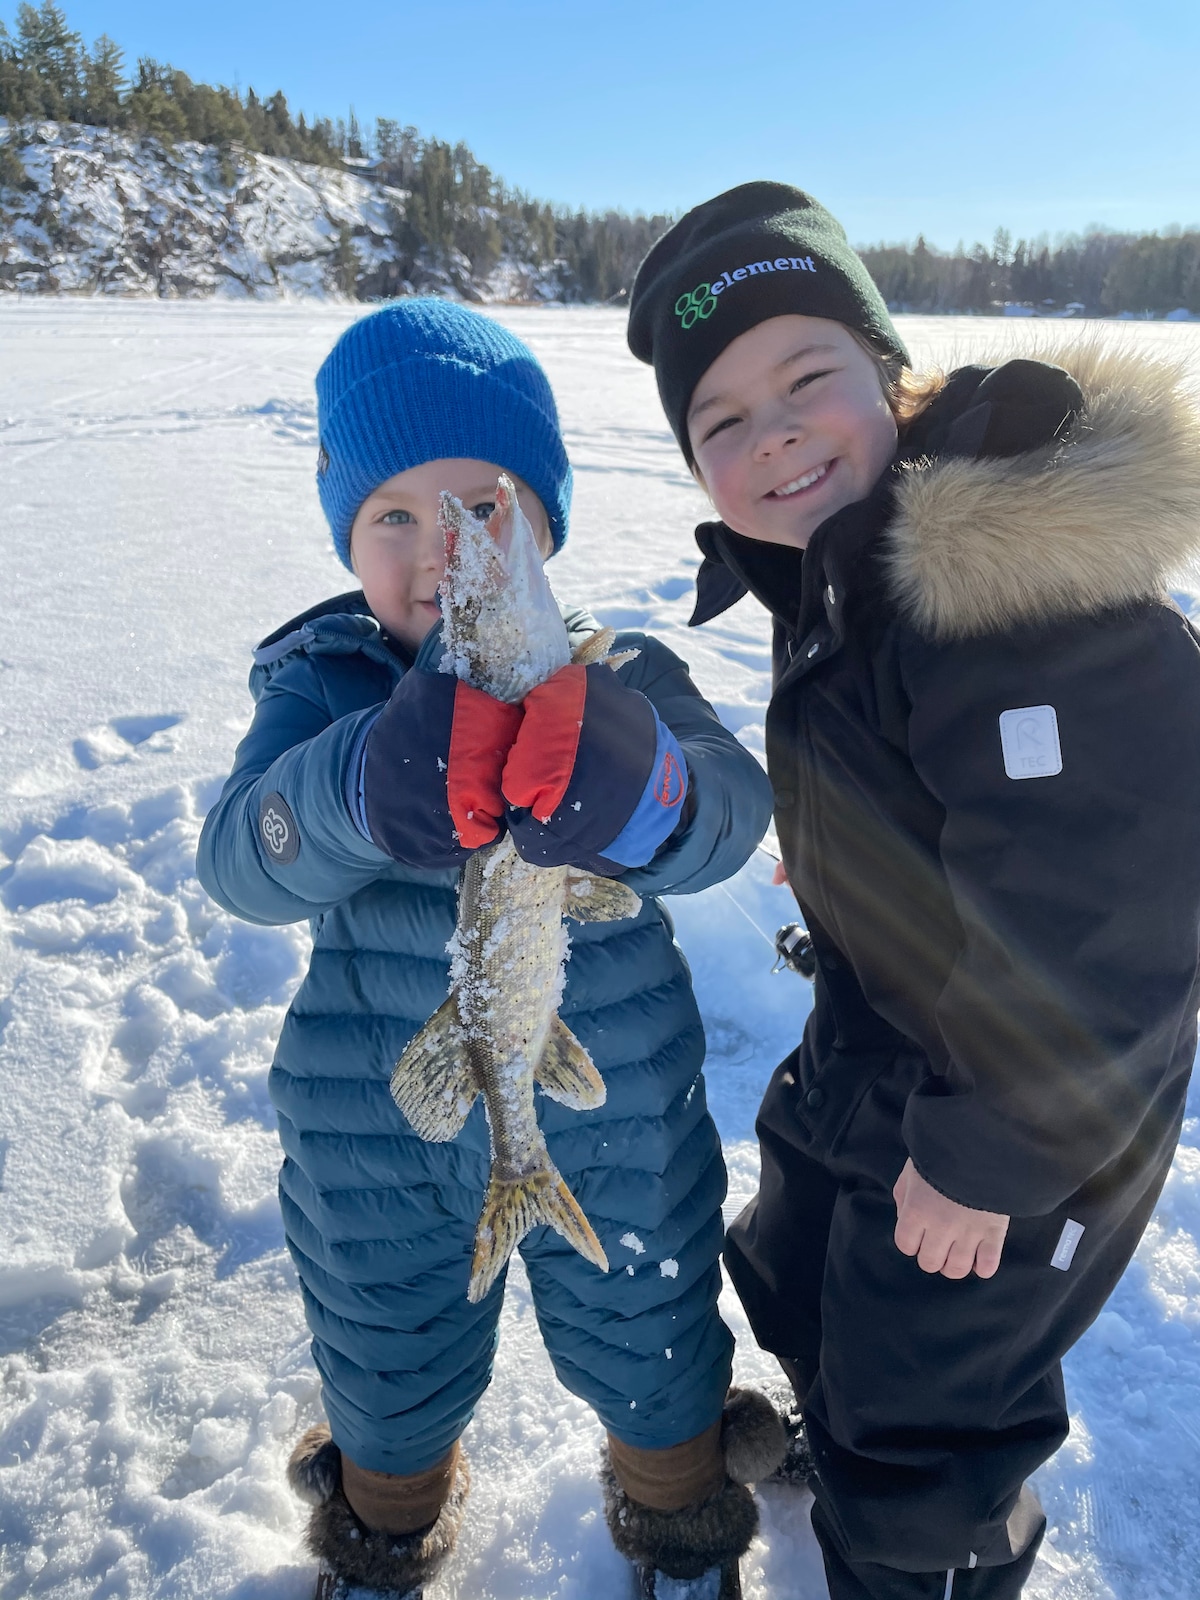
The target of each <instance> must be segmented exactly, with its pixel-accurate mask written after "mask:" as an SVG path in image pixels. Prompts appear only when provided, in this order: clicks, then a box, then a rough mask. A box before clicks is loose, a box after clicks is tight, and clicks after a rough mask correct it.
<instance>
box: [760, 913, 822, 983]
mask: <svg viewBox="0 0 1200 1600" xmlns="http://www.w3.org/2000/svg"><path fill="white" fill-rule="evenodd" d="M775 956H776V961H775V965H774V966H773V967H772V968H771V971H772V972H782V971H783V969H784V967H787V969H788V971H789V972H797V973H799V975H800V976H801V977H802V978H812V977H815V976H816V971H817V952H816V950H815V949H814V948H813V942H812V936H811V935H810V933H809V931H808V929H807V928H806V927H805V926H804V924H803V923H800V922H788V923H785V924H784V926H783V927H782V928H780V930H779V932H778V933H777V934H776V935H775Z"/></svg>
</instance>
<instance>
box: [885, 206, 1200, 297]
mask: <svg viewBox="0 0 1200 1600" xmlns="http://www.w3.org/2000/svg"><path fill="white" fill-rule="evenodd" d="M859 254H860V255H861V257H862V259H863V261H864V262H865V263H866V266H867V270H868V271H869V272H870V274H871V276H872V277H873V278H874V279H875V282H876V283H877V284H878V285H879V288H880V292H881V293H882V295H883V297H884V299H885V300H886V301H887V303H888V305H889V306H890V307H891V308H892V310H894V311H916V312H929V313H932V312H940V311H941V312H945V311H973V312H988V311H994V310H996V309H998V308H999V307H1000V306H1003V305H1006V304H1016V305H1024V306H1031V307H1033V308H1034V309H1035V310H1043V311H1050V310H1057V311H1062V310H1065V309H1066V308H1067V307H1068V306H1075V307H1080V308H1082V312H1081V314H1082V313H1088V314H1090V315H1092V316H1096V315H1108V316H1113V315H1118V314H1119V313H1121V312H1123V311H1128V312H1133V313H1134V314H1135V315H1136V314H1138V313H1142V312H1150V313H1152V314H1155V315H1159V316H1162V315H1165V314H1166V313H1167V312H1170V311H1177V310H1185V311H1190V312H1192V313H1193V314H1200V230H1197V229H1194V228H1192V229H1188V230H1187V231H1186V232H1185V231H1184V230H1183V229H1182V228H1179V227H1172V228H1167V229H1165V230H1164V231H1163V233H1161V234H1158V233H1151V234H1143V235H1140V236H1139V235H1138V234H1132V233H1106V232H1102V231H1100V230H1098V229H1097V230H1093V231H1091V232H1089V233H1087V234H1085V235H1082V236H1081V235H1079V234H1070V235H1067V236H1066V237H1065V238H1061V239H1059V240H1058V242H1057V243H1056V244H1054V245H1051V244H1050V243H1049V242H1048V240H1046V239H1045V238H1042V239H1036V240H1033V241H1029V240H1026V239H1018V240H1017V242H1016V244H1014V243H1013V240H1012V236H1011V234H1010V233H1009V232H1008V230H1007V229H1006V228H998V229H997V230H996V235H995V238H994V239H993V240H992V244H991V248H990V249H989V248H988V247H987V246H985V245H982V244H976V245H975V246H974V247H973V248H972V249H971V250H969V251H968V250H964V249H963V247H962V245H959V247H958V249H957V250H955V251H952V252H942V251H939V250H935V249H933V248H932V247H931V246H929V245H927V244H926V243H925V240H924V239H923V238H918V239H917V241H916V243H915V244H913V245H906V244H895V245H882V244H881V245H874V246H872V247H870V248H867V249H860V250H859Z"/></svg>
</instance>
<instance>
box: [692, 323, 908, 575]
mask: <svg viewBox="0 0 1200 1600" xmlns="http://www.w3.org/2000/svg"><path fill="white" fill-rule="evenodd" d="M688 437H689V440H690V442H691V446H692V454H693V457H694V459H695V462H696V469H697V471H698V473H699V475H700V477H701V480H702V482H703V484H704V487H705V488H706V489H707V490H708V493H709V495H710V496H711V498H712V502H713V505H714V506H715V507H716V509H717V511H718V513H719V514H720V516H721V517H722V518H723V520H724V521H725V522H726V524H727V525H728V526H729V527H731V528H732V529H733V530H734V531H735V532H737V533H741V534H745V535H746V536H747V537H748V538H751V539H762V540H765V541H766V542H768V543H770V544H790V545H795V546H799V547H800V548H801V549H803V547H804V546H805V545H806V544H807V543H808V541H809V539H810V538H811V536H812V534H813V532H814V530H815V529H816V528H817V527H818V525H819V524H820V523H822V522H824V521H825V519H826V518H827V517H829V516H831V515H832V514H833V512H835V511H838V510H840V509H841V507H842V506H846V505H850V504H852V503H853V502H854V501H856V500H861V499H863V498H864V497H865V496H866V495H867V494H868V493H869V492H870V490H871V488H872V486H873V484H874V483H875V480H876V479H877V478H878V477H879V475H880V473H881V472H882V471H883V469H884V468H885V467H886V466H887V464H888V462H889V461H890V460H891V458H892V455H893V453H894V451H895V448H896V422H895V418H894V417H893V415H892V411H891V408H890V406H889V405H888V402H887V397H886V395H885V394H884V390H883V384H882V382H881V379H880V370H879V367H878V365H877V364H876V362H875V361H874V360H873V359H872V358H871V356H870V355H869V354H868V353H867V351H866V350H864V348H863V347H862V345H861V344H859V342H858V340H857V339H855V338H854V337H853V335H852V334H851V333H850V332H849V330H848V329H846V328H844V327H843V326H842V324H841V323H839V322H830V321H827V320H826V319H825V318H822V317H801V316H783V317H771V318H769V319H768V320H767V321H766V322H760V323H758V324H757V326H755V327H753V328H751V329H750V330H749V331H748V332H746V333H744V334H742V335H741V336H740V337H739V338H737V339H734V340H733V341H732V343H730V344H729V345H727V346H726V347H725V349H724V350H723V351H722V352H721V354H720V355H719V356H718V357H717V359H716V360H715V361H714V362H713V364H712V366H711V367H709V369H708V371H707V372H706V373H705V374H704V376H703V377H702V378H701V380H700V382H699V383H698V384H697V386H696V392H695V394H694V395H693V396H692V403H691V406H690V408H689V411H688Z"/></svg>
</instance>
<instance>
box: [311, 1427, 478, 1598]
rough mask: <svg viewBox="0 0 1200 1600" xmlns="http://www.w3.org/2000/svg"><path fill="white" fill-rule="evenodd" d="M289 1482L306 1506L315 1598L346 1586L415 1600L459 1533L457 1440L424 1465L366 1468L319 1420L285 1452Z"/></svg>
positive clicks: (462, 1479)
mask: <svg viewBox="0 0 1200 1600" xmlns="http://www.w3.org/2000/svg"><path fill="white" fill-rule="evenodd" d="M287 1475H288V1482H289V1484H290V1485H291V1487H292V1488H293V1489H294V1490H295V1492H296V1493H297V1494H298V1495H299V1496H300V1498H301V1499H302V1500H305V1501H307V1502H308V1504H309V1505H311V1506H312V1508H313V1511H312V1515H311V1516H310V1518H309V1522H308V1528H307V1530H306V1533H305V1543H306V1544H307V1545H308V1548H309V1549H310V1550H311V1551H312V1553H313V1555H315V1556H316V1558H317V1560H318V1561H319V1562H320V1564H321V1575H320V1577H319V1579H318V1582H317V1593H316V1600H343V1596H345V1595H346V1594H347V1591H349V1590H351V1589H358V1590H362V1589H366V1590H370V1591H374V1592H375V1593H376V1594H378V1595H379V1596H380V1597H381V1600H382V1597H384V1596H386V1597H388V1600H422V1595H423V1593H424V1587H425V1585H426V1584H427V1583H428V1582H430V1580H431V1579H432V1578H433V1577H434V1576H435V1575H436V1574H437V1572H438V1571H439V1570H440V1568H441V1567H442V1565H443V1563H444V1562H445V1561H446V1558H447V1557H448V1556H449V1554H450V1552H451V1551H452V1550H453V1549H454V1545H455V1541H456V1540H457V1538H458V1530H459V1527H460V1525H461V1523H462V1519H463V1509H464V1506H465V1504H466V1498H467V1491H468V1489H469V1487H470V1472H469V1471H468V1468H467V1461H466V1457H465V1456H464V1455H463V1453H462V1451H461V1449H460V1448H459V1446H458V1445H457V1444H455V1445H454V1447H453V1449H452V1450H450V1452H449V1453H448V1454H447V1455H445V1456H443V1458H442V1459H441V1461H438V1462H436V1463H435V1464H434V1465H433V1466H432V1467H430V1468H428V1469H427V1470H426V1471H425V1472H417V1473H413V1474H412V1475H411V1476H405V1477H401V1476H397V1475H395V1474H393V1473H389V1472H372V1471H369V1470H368V1469H366V1468H364V1467H360V1466H358V1465H357V1464H356V1463H355V1462H353V1461H351V1460H350V1458H349V1456H343V1455H342V1453H341V1451H340V1450H339V1449H338V1447H337V1446H336V1445H335V1444H334V1442H333V1439H332V1438H331V1437H330V1433H329V1428H328V1426H327V1425H326V1424H325V1423H319V1424H318V1425H317V1426H316V1427H314V1428H310V1429H309V1430H308V1432H307V1433H306V1434H304V1436H303V1437H302V1438H301V1439H300V1441H299V1443H298V1444H297V1445H296V1448H295V1449H294V1450H293V1451H292V1455H291V1459H290V1461H289V1462H288V1471H287Z"/></svg>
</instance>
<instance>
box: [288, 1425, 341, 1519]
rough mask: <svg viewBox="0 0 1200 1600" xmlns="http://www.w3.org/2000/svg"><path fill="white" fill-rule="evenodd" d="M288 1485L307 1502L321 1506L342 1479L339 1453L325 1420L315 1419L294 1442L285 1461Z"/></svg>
mask: <svg viewBox="0 0 1200 1600" xmlns="http://www.w3.org/2000/svg"><path fill="white" fill-rule="evenodd" d="M287 1481H288V1487H289V1488H290V1489H291V1491H292V1493H293V1494H296V1495H299V1497H300V1499H301V1500H303V1501H304V1502H305V1504H306V1505H310V1506H320V1505H324V1504H325V1502H326V1500H328V1499H329V1497H330V1495H331V1494H332V1493H333V1491H334V1490H335V1489H338V1488H340V1487H341V1482H342V1452H341V1451H340V1450H339V1449H338V1447H337V1445H335V1444H334V1442H333V1439H332V1437H331V1436H330V1432H329V1424H328V1423H327V1422H318V1423H317V1425H316V1427H314V1428H309V1430H308V1432H307V1433H304V1434H301V1436H300V1438H299V1439H298V1440H297V1441H296V1446H295V1449H294V1450H293V1451H292V1453H291V1456H290V1458H289V1460H288V1464H287Z"/></svg>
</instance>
